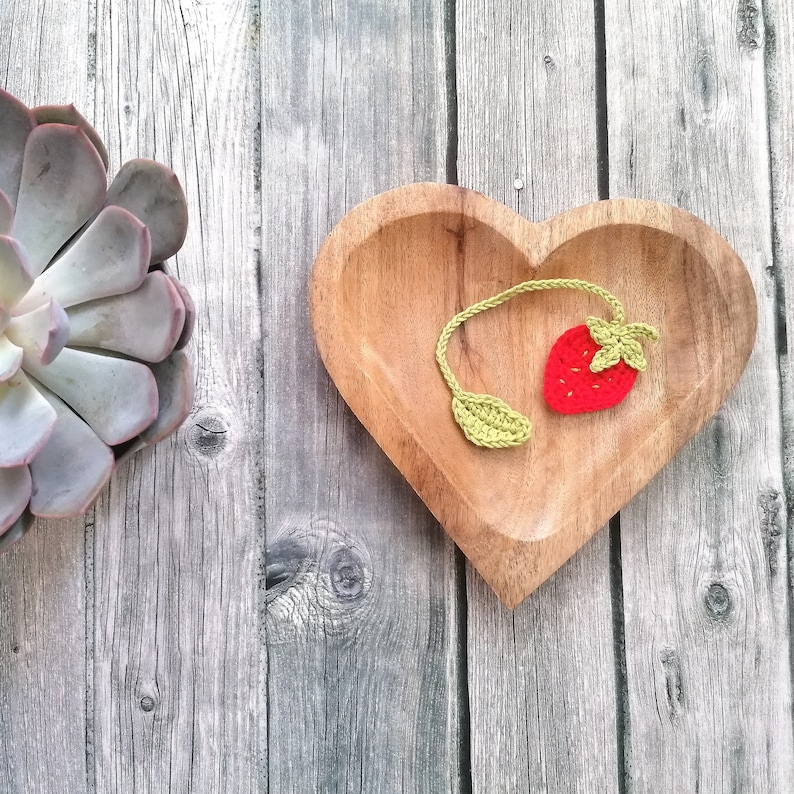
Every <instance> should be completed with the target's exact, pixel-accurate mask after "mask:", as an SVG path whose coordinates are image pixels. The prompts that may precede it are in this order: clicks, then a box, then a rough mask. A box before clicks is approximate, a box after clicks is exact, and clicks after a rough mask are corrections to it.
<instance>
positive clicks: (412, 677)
mask: <svg viewBox="0 0 794 794" xmlns="http://www.w3.org/2000/svg"><path fill="white" fill-rule="evenodd" d="M660 6H663V7H660ZM0 31H2V36H0V85H2V86H4V87H5V88H6V89H8V90H10V91H11V92H12V93H14V94H16V95H17V96H19V97H20V98H21V99H22V100H23V101H25V102H27V103H28V104H31V105H35V104H41V103H53V102H68V101H74V102H75V104H76V105H77V106H78V107H79V108H80V110H81V111H83V112H84V113H85V115H87V116H88V117H89V119H91V120H92V121H93V122H94V123H95V126H96V127H97V129H98V130H99V132H100V133H101V135H102V136H103V137H104V139H105V141H106V142H107V144H108V149H109V152H110V158H111V171H113V170H115V169H117V168H118V167H119V166H120V165H121V163H122V162H123V161H124V160H126V159H129V158H131V157H135V156H143V157H151V158H154V159H158V160H160V161H162V162H165V163H166V164H168V165H170V166H171V167H172V168H174V170H175V171H177V173H178V174H179V175H180V177H181V180H182V183H183V185H184V186H185V190H186V194H187V196H188V201H189V204H190V207H191V210H192V223H191V228H190V231H189V234H188V239H187V242H186V244H185V247H184V248H183V250H182V251H181V252H180V254H179V255H178V256H177V257H176V259H175V262H174V267H175V269H176V271H177V272H178V274H179V276H180V278H181V279H182V280H183V281H184V282H185V283H186V284H188V286H189V287H190V289H191V291H192V294H193V295H194V297H195V299H196V302H197V308H198V312H199V317H198V324H197V333H196V335H195V338H194V342H193V343H192V346H191V351H192V355H193V357H194V360H195V362H196V364H197V387H198V391H197V400H196V406H195V411H194V413H193V415H192V417H191V418H190V420H189V421H188V422H187V423H186V425H185V426H184V428H182V429H181V430H180V431H179V433H178V434H177V435H176V436H175V437H174V438H173V439H171V440H170V441H168V442H165V443H164V444H161V445H160V446H159V447H157V448H156V449H154V450H153V451H151V450H150V451H147V452H145V453H141V454H140V455H139V456H138V457H136V458H134V459H133V460H132V461H131V462H130V463H129V464H127V465H126V466H125V467H123V468H122V469H121V470H120V471H119V472H118V473H117V475H116V476H115V478H114V480H113V483H112V484H111V487H110V488H109V490H108V492H107V493H106V494H104V495H103V496H102V498H101V499H100V501H99V503H98V504H97V506H96V508H95V509H94V510H93V511H92V512H91V513H90V514H89V515H88V516H86V517H85V518H84V519H79V520H73V521H69V522H62V523H58V524H56V523H47V522H40V523H39V524H38V525H37V526H36V527H35V529H34V530H32V531H31V533H30V534H29V535H28V536H27V537H26V538H25V539H24V540H23V541H22V542H21V543H20V544H18V546H17V547H15V548H14V549H13V550H12V551H11V552H9V553H8V554H6V555H5V556H3V557H2V558H0V791H3V792H5V791H8V792H49V791H53V792H61V791H68V792H82V791H87V792H105V791H120V792H129V791H135V792H138V791H140V792H163V791H198V792H205V791H206V792H216V791H229V792H252V791H260V792H262V791H271V792H274V794H279V793H280V792H300V794H305V793H306V792H315V791H316V792H335V791H345V792H348V791H350V792H367V794H369V793H371V792H392V791H395V792H397V791H405V792H413V791H421V792H447V791H450V792H463V793H464V794H465V792H467V791H474V792H520V791H550V792H551V791H555V792H574V791H575V792H586V793H587V794H591V793H592V792H612V791H615V792H659V791H672V792H694V791H699V792H729V791H741V792H760V793H761V794H767V792H790V791H791V790H792V788H793V787H794V783H792V781H794V740H793V739H792V659H791V657H792V641H793V638H792V628H791V627H792V624H793V623H794V620H793V618H792V614H793V613H792V579H793V578H794V577H792V553H791V551H790V549H791V548H792V543H791V532H790V530H789V525H788V520H787V513H786V503H787V501H789V500H790V499H791V498H792V497H794V376H793V375H792V372H791V366H790V365H791V358H790V356H789V353H788V351H789V349H790V347H791V346H792V345H794V319H792V317H794V315H792V310H791V309H790V307H792V306H794V292H793V291H794V257H792V255H791V251H792V250H794V166H792V163H794V133H792V130H794V100H793V99H792V95H793V94H794V12H792V9H791V6H790V4H789V3H788V2H787V0H765V2H764V3H763V5H762V4H761V2H760V0H690V2H687V3H677V4H673V3H665V4H657V3H646V2H641V0H551V1H550V2H546V3H542V4H538V3H507V2H505V3H496V2H493V3H489V2H486V1H485V0H411V2H407V0H406V2H391V0H335V1H334V2H322V1H321V0H312V2H305V3H284V2H279V0H134V2H129V1H128V0H73V1H72V2H69V3H53V2H47V0H24V1H23V0H2V2H0ZM0 145H2V142H0ZM419 180H435V181H453V182H459V183H460V184H462V185H465V186H467V187H472V188H475V189H477V190H480V191H482V192H484V193H486V194H487V195H490V196H492V197H494V198H496V199H499V200H501V201H503V202H505V203H506V204H508V205H509V206H512V207H513V208H514V209H516V210H517V211H518V212H520V213H522V214H523V215H525V216H526V217H528V218H531V219H536V220H539V219H542V218H544V217H547V216H549V215H551V214H554V213H557V212H560V211H563V210H564V209H566V208H568V207H571V206H576V205H579V204H583V203H587V202H589V201H594V200H597V199H598V198H607V197H610V196H612V197H614V196H637V197H643V198H650V199H656V200H661V201H667V202H670V203H673V204H677V205H678V206H681V207H683V208H685V209H687V210H690V211H692V212H694V213H696V214H697V215H699V216H700V217H702V218H704V219H705V220H706V221H708V222H709V223H711V224H713V225H714V226H715V227H716V228H717V229H718V230H719V231H720V232H721V233H722V234H723V235H724V236H725V237H727V239H728V240H729V241H730V242H731V243H732V245H733V246H734V247H735V248H736V249H737V250H738V252H739V253H740V255H741V256H742V257H743V259H744V261H745V262H746V264H747V266H748V268H749V269H750V272H751V274H752V278H753V281H754V284H755V286H756V292H757V295H758V299H759V309H760V326H759V336H758V343H757V346H756V350H755V353H754V355H753V358H752V360H751V363H750V366H749V367H748V370H747V373H746V374H745V376H744V378H743V380H742V381H741V383H740V385H739V387H738V388H737V389H736V391H735V392H734V393H733V394H732V396H731V397H730V398H729V400H728V402H727V403H726V405H725V406H724V407H723V409H722V410H721V411H720V412H719V414H718V415H717V416H716V417H715V418H714V420H713V421H712V422H711V423H710V424H709V426H708V427H707V429H706V430H705V431H704V432H703V433H702V434H700V436H698V437H697V438H695V439H693V440H692V442H691V443H690V444H688V445H687V447H686V448H685V449H684V450H683V451H682V453H681V454H680V455H679V456H678V457H677V458H676V460H675V461H673V463H672V464H671V465H670V466H669V467H668V468H667V469H666V470H665V471H664V472H663V473H662V474H661V475H660V476H659V477H657V478H656V480H654V481H653V482H652V483H651V485H650V486H649V487H648V488H647V489H646V490H645V491H644V492H643V493H642V494H640V495H639V496H638V497H637V498H636V499H635V500H634V501H633V502H632V503H631V504H630V505H628V506H627V508H626V509H625V510H623V511H622V512H621V514H620V516H619V517H617V518H616V519H615V520H613V522H612V523H611V526H610V527H608V528H604V530H603V531H602V532H600V533H599V534H598V535H597V536H596V537H595V538H594V539H593V540H592V541H591V542H590V543H589V544H588V545H587V546H586V547H585V548H584V549H583V550H582V551H581V552H579V553H578V554H577V555H576V556H575V557H574V558H573V559H572V560H571V561H570V562H569V563H568V564H567V565H566V566H565V567H564V568H563V569H561V570H560V571H559V572H558V573H557V574H556V575H555V576H554V577H552V579H550V580H549V581H548V582H547V583H546V584H545V585H544V586H542V587H541V588H540V589H539V590H538V591H537V592H536V593H534V594H533V595H532V596H530V597H529V598H528V599H527V601H526V602H525V603H524V604H522V605H521V607H519V608H518V609H517V610H515V611H514V612H509V611H507V610H506V609H504V608H503V607H502V606H501V605H500V604H499V602H498V601H497V600H496V598H495V597H494V596H493V595H492V593H491V592H490V591H489V590H488V589H487V587H485V585H484V584H483V583H482V581H481V580H480V579H479V577H478V576H477V574H476V573H475V572H474V571H473V570H471V569H470V568H468V567H467V566H466V565H465V563H464V561H463V560H462V558H461V556H460V555H459V553H458V552H456V550H455V548H454V546H453V545H452V544H451V543H450V542H449V541H448V540H447V539H446V537H445V536H444V535H443V533H442V532H441V531H440V530H439V528H438V526H437V525H436V524H435V523H434V521H433V520H432V518H431V517H430V516H429V514H428V513H427V511H426V510H425V509H424V507H423V506H422V504H421V503H420V502H419V500H418V499H417V498H416V497H415V495H414V494H413V492H412V491H411V490H410V488H408V487H407V486H406V484H405V483H404V482H403V480H402V478H401V477H400V476H399V474H398V473H397V472H396V471H395V470H394V469H393V467H392V466H391V464H390V463H389V462H388V461H387V460H386V458H385V456H384V455H382V453H381V452H380V451H379V449H378V448H377V446H376V445H375V444H374V442H372V440H371V439H370V438H369V437H368V436H367V434H366V433H365V432H364V431H363V430H362V429H361V427H360V426H359V425H358V423H357V422H356V420H355V419H354V418H353V417H352V415H351V414H350V412H349V411H348V410H347V408H346V407H345V405H344V404H343V402H342V401H341V400H340V398H339V397H338V395H337V394H336V392H335V390H334V388H333V387H332V385H331V384H330V382H329V380H328V378H327V376H326V374H325V371H324V369H323V368H322V365H321V364H320V363H319V361H318V358H317V355H316V353H315V350H314V345H313V341H312V338H311V334H310V331H309V325H308V313H307V307H306V294H307V289H306V288H307V279H308V274H309V271H310V268H311V263H312V260H313V258H314V255H315V253H316V251H317V248H318V247H319V245H320V243H321V241H322V239H323V237H324V236H325V235H326V234H327V233H328V232H329V231H330V229H331V228H332V227H333V225H334V224H335V223H336V222H337V221H338V220H339V219H340V218H341V217H342V216H343V215H344V213H345V212H346V211H347V210H349V209H350V208H351V207H353V206H354V205H355V204H357V203H358V202H360V201H362V200H364V199H366V198H368V197H370V196H372V195H374V194H376V193H378V192H381V191H383V190H386V189H388V188H391V187H395V186H397V185H400V184H405V183H409V182H413V181H419ZM787 307H788V311H787Z"/></svg>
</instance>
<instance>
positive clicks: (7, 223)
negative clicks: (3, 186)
mask: <svg viewBox="0 0 794 794" xmlns="http://www.w3.org/2000/svg"><path fill="white" fill-rule="evenodd" d="M13 225H14V207H13V205H12V204H11V201H10V199H9V198H8V196H6V194H5V193H3V191H2V190H0V234H8V233H9V232H10V231H11V227H12V226H13Z"/></svg>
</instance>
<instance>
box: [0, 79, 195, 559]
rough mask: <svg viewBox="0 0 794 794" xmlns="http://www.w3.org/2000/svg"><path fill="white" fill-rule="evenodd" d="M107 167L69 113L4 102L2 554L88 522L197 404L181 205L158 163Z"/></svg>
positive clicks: (92, 135)
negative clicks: (71, 523)
mask: <svg viewBox="0 0 794 794" xmlns="http://www.w3.org/2000/svg"><path fill="white" fill-rule="evenodd" d="M107 163H108V160H107V152H106V151H105V147H104V146H103V144H102V141H101V140H100V139H99V136H98V135H97V133H96V131H95V130H94V129H93V128H92V127H91V125H90V124H89V123H88V122H87V121H86V120H85V119H84V118H83V117H82V116H81V115H80V114H79V113H78V112H77V111H76V110H75V108H74V107H73V106H71V105H67V106H45V107H38V108H34V109H28V108H27V107H26V106H25V105H23V104H22V103H21V102H19V101H18V100H17V99H15V98H14V97H12V96H11V95H10V94H8V93H6V92H5V91H2V90H0V551H2V550H4V549H5V548H7V547H8V546H9V545H10V544H11V543H12V542H14V541H15V540H17V539H18V538H19V537H21V536H22V535H23V534H24V532H25V531H26V530H27V528H28V527H29V526H30V524H31V522H32V520H33V517H34V516H41V517H46V518H61V517H67V516H72V515H79V514H81V513H84V512H85V511H86V510H87V509H89V508H90V507H91V505H92V504H93V503H94V501H95V500H96V498H97V497H98V495H99V494H100V492H101V491H102V490H103V488H104V487H105V485H106V484H107V482H108V480H109V478H110V475H111V473H112V471H113V468H114V466H115V464H116V462H117V461H118V460H119V459H120V458H121V457H122V456H124V455H127V454H130V453H132V452H134V451H135V450H137V449H140V448H142V447H143V446H147V445H149V444H153V443H155V442H156V441H159V440H160V439H162V438H164V437H166V436H167V435H169V434H170V433H172V432H173V431H174V430H176V428H177V427H178V426H179V425H180V424H181V423H182V422H183V421H184V419H185V417H186V416H187V414H188V412H189V411H190V409H191V406H192V402H193V373H192V368H191V365H190V362H189V359H188V358H187V356H186V355H185V354H184V352H183V351H182V348H183V347H184V345H185V344H186V343H187V341H188V339H189V338H190V334H191V331H192V326H193V316H194V312H193V305H192V302H191V300H190V296H189V295H188V292H187V290H186V289H185V288H184V287H183V286H182V284H180V282H179V281H177V279H175V278H174V277H173V276H172V275H171V274H170V273H169V272H168V270H167V268H166V267H165V266H164V265H163V264H162V263H163V262H164V260H166V259H167V258H168V257H169V256H171V255H173V254H174V253H176V251H178V250H179V248H180V247H181V245H182V243H183V241H184V239H185V232H186V228H187V208H186V204H185V196H184V193H183V192H182V188H181V187H180V185H179V182H178V181H177V178H176V177H175V176H174V174H173V173H172V172H171V171H169V170H168V169H167V168H165V167H164V166H162V165H160V164H158V163H155V162H152V161H150V160H131V161H130V162H128V163H126V164H125V165H124V166H123V167H122V168H121V170H120V171H119V173H118V175H117V176H116V178H115V179H114V180H113V182H112V183H111V185H110V188H108V184H107Z"/></svg>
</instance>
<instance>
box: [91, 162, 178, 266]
mask: <svg viewBox="0 0 794 794" xmlns="http://www.w3.org/2000/svg"><path fill="white" fill-rule="evenodd" d="M114 204H115V205H116V206H118V207H124V208H125V209H127V210H129V211H130V212H131V213H132V214H133V215H135V217H136V218H138V219H139V220H140V221H141V222H142V223H144V224H145V225H146V227H147V228H148V229H149V233H150V234H151V236H152V252H151V255H152V259H151V261H152V263H155V262H162V261H163V260H164V259H167V258H168V257H169V256H173V255H174V254H175V253H176V252H177V251H178V250H179V249H180V248H181V247H182V243H183V242H184V241H185V235H186V234H187V203H186V201H185V194H184V192H183V191H182V186H181V185H180V184H179V180H178V179H177V178H176V175H175V174H174V173H173V172H172V171H171V170H170V169H168V168H166V167H165V166H164V165H160V163H155V162H153V161H152V160H130V161H129V162H127V163H125V164H124V165H123V166H122V167H121V169H120V170H119V172H118V174H117V176H116V178H115V179H114V180H113V182H112V184H111V185H110V189H109V190H108V195H107V199H105V206H109V205H114Z"/></svg>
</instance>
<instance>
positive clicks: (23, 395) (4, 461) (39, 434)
mask: <svg viewBox="0 0 794 794" xmlns="http://www.w3.org/2000/svg"><path fill="white" fill-rule="evenodd" d="M54 424H55V410H54V409H53V408H52V406H51V405H50V404H49V403H48V402H47V401H46V400H45V399H44V397H42V396H41V394H40V393H39V392H38V391H37V389H36V388H35V387H34V386H33V385H32V384H31V382H30V381H29V380H28V379H27V378H26V377H25V374H24V372H22V370H19V371H18V372H17V374H16V375H14V377H13V378H11V379H10V380H8V381H6V382H5V383H2V384H0V439H2V440H3V442H2V444H0V468H7V467H9V466H22V465H23V464H26V463H30V461H31V460H33V458H35V457H36V455H37V454H38V452H39V450H40V449H41V448H42V447H43V446H44V444H45V442H46V441H47V438H49V435H50V433H51V432H52V429H53V426H54Z"/></svg>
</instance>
